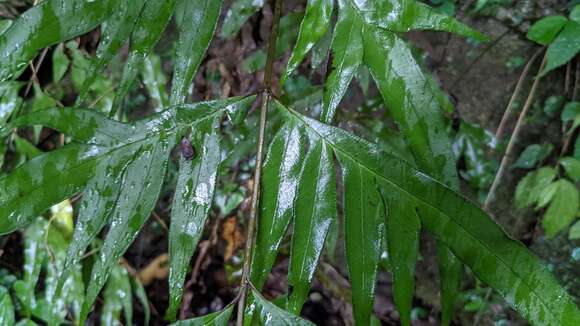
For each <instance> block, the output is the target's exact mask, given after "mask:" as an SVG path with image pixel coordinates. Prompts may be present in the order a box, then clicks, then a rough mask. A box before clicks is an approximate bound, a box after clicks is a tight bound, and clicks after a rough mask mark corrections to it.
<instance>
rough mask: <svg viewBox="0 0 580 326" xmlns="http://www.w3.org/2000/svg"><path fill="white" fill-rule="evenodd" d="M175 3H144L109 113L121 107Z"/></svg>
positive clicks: (159, 0) (155, 0)
mask: <svg viewBox="0 0 580 326" xmlns="http://www.w3.org/2000/svg"><path fill="white" fill-rule="evenodd" d="M176 1H177V0H148V1H147V2H145V4H144V6H143V9H142V10H141V13H140V15H139V18H138V19H137V21H136V23H135V27H134V30H133V33H132V34H131V45H130V48H129V57H128V58H127V62H126V63H125V67H124V70H123V75H122V78H121V82H120V83H119V85H118V86H117V88H116V91H115V100H114V102H113V111H111V113H115V110H117V109H118V108H119V107H120V106H121V103H122V101H123V98H124V97H125V95H127V93H128V92H129V88H130V87H131V85H132V84H133V81H134V80H135V77H136V76H137V73H138V72H139V69H141V67H142V64H143V60H145V58H146V57H147V56H148V55H149V53H150V52H151V50H152V49H153V47H154V46H155V44H157V41H159V38H160V37H161V34H162V33H163V31H164V30H165V27H166V26H167V24H168V23H169V21H170V20H171V17H172V16H173V11H174V9H175V4H176Z"/></svg>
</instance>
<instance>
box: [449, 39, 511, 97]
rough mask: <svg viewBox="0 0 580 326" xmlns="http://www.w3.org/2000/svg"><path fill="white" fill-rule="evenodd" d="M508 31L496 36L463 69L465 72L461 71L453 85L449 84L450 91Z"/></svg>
mask: <svg viewBox="0 0 580 326" xmlns="http://www.w3.org/2000/svg"><path fill="white" fill-rule="evenodd" d="M509 31H510V30H509V29H508V30H506V31H505V32H503V33H502V34H501V35H500V36H498V37H497V38H496V39H495V40H493V41H492V42H491V43H489V44H488V45H487V46H486V47H485V49H483V51H481V52H480V53H479V54H478V55H477V57H475V59H473V61H471V62H470V63H469V65H468V66H467V68H465V70H463V71H462V72H461V74H460V75H459V77H458V78H457V79H456V80H455V81H454V82H453V84H451V89H455V86H457V85H458V84H459V82H460V81H462V80H463V78H464V77H465V76H467V74H468V73H469V71H470V70H471V69H472V68H473V67H474V66H475V64H476V63H478V62H479V60H481V58H483V56H484V55H485V54H486V53H487V52H489V50H491V49H492V48H493V47H494V46H496V45H497V44H498V43H499V41H501V40H502V39H503V38H504V37H505V36H506V35H507V34H508V33H509Z"/></svg>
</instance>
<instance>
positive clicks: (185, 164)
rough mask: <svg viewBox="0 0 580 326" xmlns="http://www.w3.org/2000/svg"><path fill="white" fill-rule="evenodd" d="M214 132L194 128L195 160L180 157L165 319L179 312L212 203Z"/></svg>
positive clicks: (217, 144) (216, 139) (217, 157)
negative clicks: (190, 266)
mask: <svg viewBox="0 0 580 326" xmlns="http://www.w3.org/2000/svg"><path fill="white" fill-rule="evenodd" d="M218 130H219V128H218V126H217V124H216V123H211V121H210V123H209V124H208V125H206V126H204V127H201V126H200V127H198V128H196V130H195V131H193V135H192V136H193V139H194V140H195V141H194V142H193V143H192V145H193V146H194V147H196V148H197V152H198V153H197V156H198V157H194V158H192V159H189V158H185V157H183V155H182V157H181V158H180V161H179V172H178V180H177V186H176V190H175V196H174V198H173V204H172V209H171V225H170V229H169V257H170V267H169V308H168V311H167V317H168V318H169V319H174V318H175V315H176V313H177V310H178V309H179V306H180V303H181V296H182V294H183V285H184V282H185V276H186V274H187V268H188V267H189V265H190V264H189V262H190V260H191V257H192V256H193V253H194V251H195V248H196V246H197V243H198V241H199V238H200V237H201V234H202V231H203V229H204V225H205V220H206V217H207V214H208V213H209V209H210V208H211V204H212V201H213V194H214V189H215V183H216V175H217V169H218V166H219V163H220V154H221V148H220V140H219V135H218V134H217V131H218Z"/></svg>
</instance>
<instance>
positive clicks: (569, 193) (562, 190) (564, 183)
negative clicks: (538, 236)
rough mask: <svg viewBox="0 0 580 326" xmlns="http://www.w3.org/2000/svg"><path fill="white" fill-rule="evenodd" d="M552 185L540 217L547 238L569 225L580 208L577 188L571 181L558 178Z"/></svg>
mask: <svg viewBox="0 0 580 326" xmlns="http://www.w3.org/2000/svg"><path fill="white" fill-rule="evenodd" d="M554 187H555V189H554V193H553V194H552V195H551V197H552V198H551V200H550V205H549V206H548V209H547V210H546V213H545V214H544V217H543V218H542V226H543V228H544V230H545V231H546V237H548V238H551V237H553V236H555V235H556V234H557V233H558V232H560V231H562V230H563V229H564V228H566V227H567V226H568V225H570V223H572V221H574V219H575V217H576V214H577V212H578V209H579V208H580V199H579V194H578V189H577V188H576V186H575V185H574V184H573V183H571V182H570V181H568V180H566V179H560V180H558V181H556V182H555V183H554Z"/></svg>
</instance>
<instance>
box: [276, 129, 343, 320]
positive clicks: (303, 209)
mask: <svg viewBox="0 0 580 326" xmlns="http://www.w3.org/2000/svg"><path fill="white" fill-rule="evenodd" d="M295 207H296V214H295V217H294V228H293V234H292V247H291V252H290V265H289V267H288V286H289V288H290V290H289V291H288V293H289V298H288V306H287V309H288V310H289V311H290V312H292V313H294V314H297V315H299V314H300V311H301V310H302V305H303V304H304V302H305V301H306V298H307V296H308V290H309V288H310V283H311V282H312V277H313V276H314V272H315V270H316V267H317V265H318V260H319V258H320V254H321V253H322V247H323V245H324V242H325V239H326V234H327V232H328V230H329V227H330V225H331V224H332V223H337V204H336V175H335V174H334V162H333V156H332V150H331V149H329V148H328V147H327V146H326V144H324V143H323V142H321V141H320V140H316V141H314V142H311V143H310V146H309V150H308V153H307V154H306V158H305V160H304V168H303V169H302V173H301V174H300V181H299V185H298V193H297V195H296V203H295Z"/></svg>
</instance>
